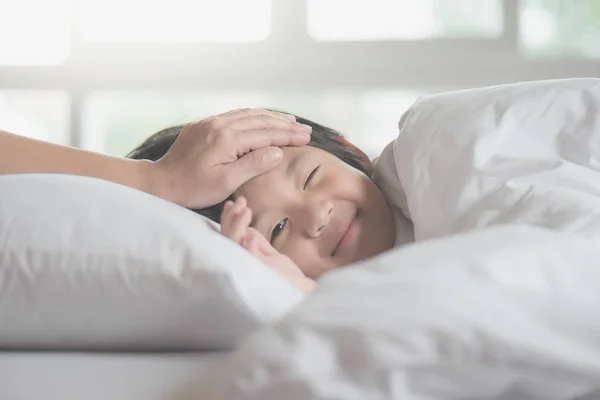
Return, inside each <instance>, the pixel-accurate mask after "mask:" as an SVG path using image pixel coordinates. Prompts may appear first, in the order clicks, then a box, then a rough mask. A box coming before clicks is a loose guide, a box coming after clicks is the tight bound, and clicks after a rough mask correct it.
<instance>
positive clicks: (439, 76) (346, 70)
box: [0, 0, 600, 146]
mask: <svg viewBox="0 0 600 400" xmlns="http://www.w3.org/2000/svg"><path fill="white" fill-rule="evenodd" d="M518 6H519V0H503V23H504V34H503V36H502V37H499V38H482V39H476V38H464V39H462V38H434V39H425V40H392V41H367V42H362V41H361V42H319V41H316V40H314V39H313V38H311V37H310V36H309V34H308V32H307V23H306V17H307V15H306V14H307V12H306V1H304V0H302V1H298V0H290V1H281V0H274V1H272V12H271V15H272V26H271V35H270V36H269V37H268V38H267V39H266V40H264V41H262V42H251V43H215V44H212V43H170V44H162V43H156V44H154V43H97V42H83V41H81V40H80V39H79V38H78V37H77V35H76V34H73V35H72V41H71V53H70V55H69V57H68V59H67V60H66V61H65V62H64V63H63V64H61V65H53V66H0V88H3V89H4V88H5V89H36V90H37V89H60V90H65V91H67V92H68V94H69V97H70V98H69V100H70V105H71V109H70V110H69V115H70V116H71V117H70V118H71V120H70V121H69V124H68V126H69V129H70V133H69V138H70V142H69V145H71V146H79V145H80V144H81V143H82V138H81V134H82V132H81V114H82V102H83V101H84V99H85V97H86V95H87V94H88V93H91V92H93V91H96V90H136V89H149V90H159V91H161V90H165V91H173V90H189V91H194V90H205V89H221V90H240V91H243V90H249V91H251V90H260V91H268V90H270V89H277V90H290V91H293V90H294V89H307V88H309V89H316V88H318V89H322V90H332V89H359V90H360V89H377V88H390V87H401V88H403V89H408V90H426V91H430V90H435V89H436V88H440V87H444V88H457V89H458V88H466V87H475V86H485V85H492V84H501V83H510V82H516V81H527V80H537V79H553V78H561V77H567V76H600V61H599V60H588V59H574V58H570V59H533V58H528V57H526V56H524V55H523V54H521V53H520V51H519V43H518V41H519V39H518V38H519V7H518ZM74 23H75V24H76V21H74ZM74 31H76V30H75V29H74ZM275 55H276V56H275ZM457 55H459V56H457ZM367 71H368V73H365V72H367Z"/></svg>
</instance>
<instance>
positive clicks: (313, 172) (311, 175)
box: [304, 165, 321, 189]
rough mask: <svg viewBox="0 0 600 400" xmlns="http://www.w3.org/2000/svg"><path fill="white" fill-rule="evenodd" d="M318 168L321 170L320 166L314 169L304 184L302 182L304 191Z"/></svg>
mask: <svg viewBox="0 0 600 400" xmlns="http://www.w3.org/2000/svg"><path fill="white" fill-rule="evenodd" d="M319 168H321V166H320V165H319V166H318V167H317V168H315V169H313V170H312V172H311V173H310V175H309V176H308V178H307V179H306V182H304V189H306V187H307V186H308V184H309V183H310V181H311V180H312V178H313V177H314V176H315V174H316V173H317V171H318V170H319Z"/></svg>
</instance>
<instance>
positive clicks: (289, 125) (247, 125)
mask: <svg viewBox="0 0 600 400" xmlns="http://www.w3.org/2000/svg"><path fill="white" fill-rule="evenodd" d="M228 121H229V122H228V124H227V127H228V128H229V129H234V130H239V131H247V130H258V129H281V130H289V131H290V132H306V133H311V132H312V128H311V127H310V126H307V125H304V124H300V123H298V122H296V121H292V120H288V119H284V118H276V117H273V116H272V115H268V114H256V115H252V116H249V117H240V118H235V119H232V120H228Z"/></svg>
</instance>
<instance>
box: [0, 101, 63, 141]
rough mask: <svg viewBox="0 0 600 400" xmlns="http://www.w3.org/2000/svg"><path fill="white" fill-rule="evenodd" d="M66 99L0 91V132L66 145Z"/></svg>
mask: <svg viewBox="0 0 600 400" xmlns="http://www.w3.org/2000/svg"><path fill="white" fill-rule="evenodd" d="M68 124H69V99H68V96H67V94H66V93H64V92H61V91H34V90H0V129H3V130H5V131H8V132H13V133H17V134H20V135H24V136H29V137H32V138H34V139H41V140H46V141H50V142H54V143H60V144H68V142H69V129H68Z"/></svg>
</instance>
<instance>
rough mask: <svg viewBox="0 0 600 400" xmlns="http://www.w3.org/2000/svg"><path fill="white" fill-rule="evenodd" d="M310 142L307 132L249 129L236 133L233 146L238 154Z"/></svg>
mask: <svg viewBox="0 0 600 400" xmlns="http://www.w3.org/2000/svg"><path fill="white" fill-rule="evenodd" d="M309 141H310V134H309V133H308V130H307V131H305V132H299V131H295V130H286V129H283V130H282V129H250V130H247V131H238V132H237V133H236V135H235V143H236V144H235V146H236V150H237V153H238V154H245V153H248V152H250V151H252V150H257V149H262V148H264V147H269V146H276V147H285V146H304V145H305V144H307V143H308V142H309Z"/></svg>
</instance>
